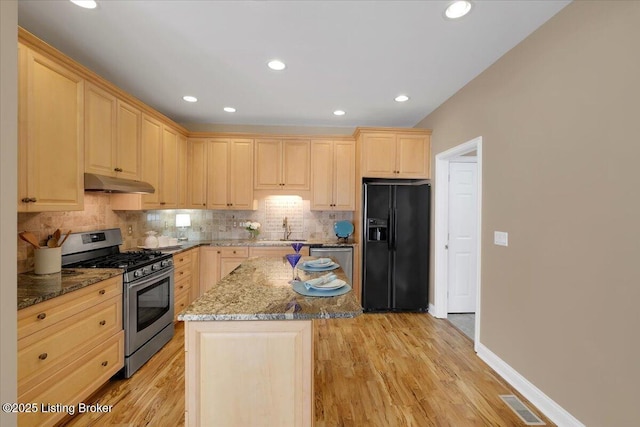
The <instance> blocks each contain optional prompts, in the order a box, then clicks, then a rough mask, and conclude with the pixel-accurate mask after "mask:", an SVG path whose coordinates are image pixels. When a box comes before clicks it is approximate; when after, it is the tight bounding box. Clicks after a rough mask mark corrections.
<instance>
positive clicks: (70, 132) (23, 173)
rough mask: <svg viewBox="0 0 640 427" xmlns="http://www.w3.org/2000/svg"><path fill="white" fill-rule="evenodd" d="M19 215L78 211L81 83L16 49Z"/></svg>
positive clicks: (80, 202)
mask: <svg viewBox="0 0 640 427" xmlns="http://www.w3.org/2000/svg"><path fill="white" fill-rule="evenodd" d="M18 52H19V62H18V64H19V87H18V91H19V96H18V133H19V144H18V211H19V212H40V211H70V210H82V209H83V202H84V176H83V172H84V147H83V145H84V129H83V122H84V120H83V113H84V81H83V79H82V77H81V76H80V75H78V74H76V73H75V72H73V71H71V70H70V69H68V68H67V67H65V66H63V65H61V64H60V63H58V62H56V61H54V60H52V59H50V58H48V57H46V56H44V55H41V54H40V53H38V52H35V51H34V50H32V49H30V48H28V47H27V46H25V45H22V44H20V45H19V47H18Z"/></svg>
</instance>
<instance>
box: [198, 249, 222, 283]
mask: <svg viewBox="0 0 640 427" xmlns="http://www.w3.org/2000/svg"><path fill="white" fill-rule="evenodd" d="M218 280H220V249H219V248H217V247H215V246H201V247H200V286H199V289H200V291H199V295H202V294H204V293H205V292H207V291H208V290H209V289H211V288H213V287H214V286H215V284H216V283H218Z"/></svg>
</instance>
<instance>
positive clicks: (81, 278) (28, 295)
mask: <svg viewBox="0 0 640 427" xmlns="http://www.w3.org/2000/svg"><path fill="white" fill-rule="evenodd" d="M121 275H122V270H120V269H118V268H63V269H62V271H61V272H60V273H53V274H35V273H33V272H31V273H22V274H18V310H22V309H23V308H27V307H30V306H32V305H35V304H38V303H41V302H43V301H46V300H49V299H51V298H55V297H59V296H60V295H64V294H66V293H69V292H73V291H77V290H78V289H82V288H85V287H87V286H89V285H93V284H94V283H98V282H101V281H103V280H107V279H110V278H112V277H114V276H121Z"/></svg>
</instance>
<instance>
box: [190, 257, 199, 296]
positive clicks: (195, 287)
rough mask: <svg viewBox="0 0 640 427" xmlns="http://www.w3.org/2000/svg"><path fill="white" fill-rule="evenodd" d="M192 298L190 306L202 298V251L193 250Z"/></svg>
mask: <svg viewBox="0 0 640 427" xmlns="http://www.w3.org/2000/svg"><path fill="white" fill-rule="evenodd" d="M191 272H192V273H191V297H190V300H189V304H191V302H192V301H194V300H195V299H196V298H198V297H199V296H200V274H199V273H200V249H199V248H194V249H191Z"/></svg>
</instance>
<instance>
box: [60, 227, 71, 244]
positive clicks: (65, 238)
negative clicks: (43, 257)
mask: <svg viewBox="0 0 640 427" xmlns="http://www.w3.org/2000/svg"><path fill="white" fill-rule="evenodd" d="M69 234H71V230H69V231H68V232H67V235H66V236H64V239H62V242H60V243H58V246H62V244H63V243H64V241H65V240H67V237H69Z"/></svg>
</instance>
